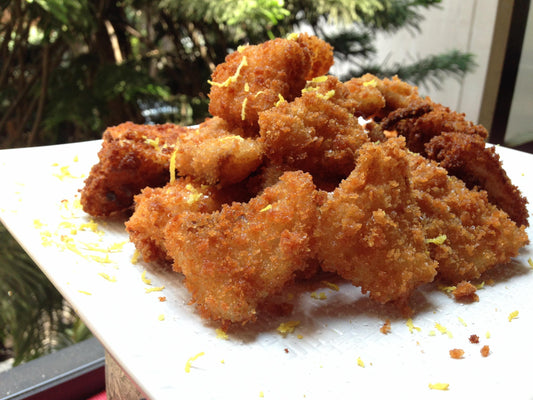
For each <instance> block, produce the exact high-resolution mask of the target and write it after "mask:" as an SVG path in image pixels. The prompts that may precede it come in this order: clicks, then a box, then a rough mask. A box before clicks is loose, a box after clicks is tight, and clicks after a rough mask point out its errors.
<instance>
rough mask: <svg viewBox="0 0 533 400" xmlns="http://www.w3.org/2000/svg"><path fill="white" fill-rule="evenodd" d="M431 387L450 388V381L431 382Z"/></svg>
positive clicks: (436, 388) (435, 388)
mask: <svg viewBox="0 0 533 400" xmlns="http://www.w3.org/2000/svg"><path fill="white" fill-rule="evenodd" d="M428 386H429V388H430V389H432V390H448V388H449V387H450V384H449V383H440V382H439V383H430V384H429V385H428Z"/></svg>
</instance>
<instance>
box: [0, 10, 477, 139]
mask: <svg viewBox="0 0 533 400" xmlns="http://www.w3.org/2000/svg"><path fill="white" fill-rule="evenodd" d="M439 3H440V0H318V1H315V0H285V1H283V0H254V1H252V0H197V1H189V2H186V1H171V0H159V1H148V0H121V1H117V0H92V1H89V0H11V1H6V0H2V1H0V13H1V15H0V17H1V20H0V148H7V147H18V146H32V145H42V144H54V143H65V142H72V141H80V140H87V139H93V138H99V137H100V135H101V132H102V131H103V129H104V128H105V127H106V126H109V125H115V124H118V123H121V122H124V121H126V120H131V121H134V122H137V123H142V122H154V123H158V122H176V123H181V124H192V123H197V122H199V121H201V120H202V119H204V118H205V117H206V116H207V115H208V111H207V105H208V93H209V86H208V84H207V80H208V79H209V77H210V74H211V73H212V71H213V70H214V68H215V66H216V65H217V64H219V63H221V62H223V60H224V58H225V57H226V55H227V54H228V53H229V52H231V51H233V50H234V49H236V48H237V47H238V45H240V44H246V43H250V44H254V43H259V42H263V41H265V40H268V39H269V38H273V37H280V36H286V35H287V34H289V33H291V32H293V31H298V30H302V29H305V30H308V31H309V30H310V31H312V32H313V33H315V34H316V35H318V36H320V37H322V38H324V39H325V40H327V41H329V42H330V43H331V44H332V45H333V46H334V48H335V52H336V58H337V60H339V61H342V62H345V63H349V68H348V72H347V73H346V75H345V76H342V77H341V78H342V79H348V78H350V77H352V76H358V75H361V74H363V73H365V72H372V73H375V74H377V75H379V76H388V75H394V74H397V75H398V76H399V77H400V78H402V79H404V80H407V81H410V82H411V83H414V84H418V85H439V83H441V82H442V80H443V78H444V77H448V76H452V77H462V76H463V75H464V74H465V73H467V72H469V71H471V69H472V68H473V66H474V61H473V58H472V55H471V54H468V53H461V52H458V51H455V50H454V51H450V52H447V53H443V54H436V55H432V56H429V57H427V58H423V59H419V60H415V61H414V62H412V63H411V64H410V65H393V66H383V65H379V64H376V63H375V62H374V61H373V57H374V56H375V54H376V48H375V39H376V35H377V34H378V33H379V32H394V31H396V30H398V29H401V28H408V29H410V30H412V31H413V32H414V33H417V32H419V31H420V23H421V22H422V21H423V20H424V11H425V10H427V9H429V8H431V7H436V6H438V4H439Z"/></svg>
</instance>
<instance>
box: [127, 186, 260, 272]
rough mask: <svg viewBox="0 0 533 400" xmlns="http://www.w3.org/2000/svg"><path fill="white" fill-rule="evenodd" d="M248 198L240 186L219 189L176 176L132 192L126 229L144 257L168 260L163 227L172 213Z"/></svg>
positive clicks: (202, 209) (206, 209)
mask: <svg viewBox="0 0 533 400" xmlns="http://www.w3.org/2000/svg"><path fill="white" fill-rule="evenodd" d="M248 198H249V195H248V193H247V192H246V190H245V189H244V188H243V187H242V186H239V187H226V188H223V189H219V188H217V187H215V186H209V185H201V184H198V183H196V182H194V181H193V180H192V179H190V178H188V177H186V178H178V179H176V181H174V182H171V183H168V184H167V185H165V186H164V187H160V188H150V187H147V188H145V189H143V190H142V191H141V193H140V194H138V195H136V196H135V211H134V213H133V214H132V216H131V217H130V218H129V220H128V221H126V224H125V225H126V231H127V232H128V233H129V237H130V241H131V242H132V243H133V244H134V245H135V247H136V248H137V250H139V252H140V254H141V256H142V257H143V259H144V261H146V262H152V261H156V262H159V263H161V264H170V263H171V261H172V258H171V257H170V256H169V255H168V254H167V251H166V248H165V243H164V229H165V226H166V224H167V223H168V221H169V220H170V219H171V218H172V217H173V216H175V215H178V214H180V213H182V212H185V211H191V212H201V213H211V212H213V211H215V210H219V209H220V207H221V206H222V204H225V203H230V202H232V201H236V200H245V199H248Z"/></svg>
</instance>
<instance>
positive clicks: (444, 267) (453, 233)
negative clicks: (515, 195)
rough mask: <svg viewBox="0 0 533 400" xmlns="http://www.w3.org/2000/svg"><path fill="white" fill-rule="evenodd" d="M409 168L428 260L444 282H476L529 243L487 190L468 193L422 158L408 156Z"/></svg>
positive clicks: (442, 171)
mask: <svg viewBox="0 0 533 400" xmlns="http://www.w3.org/2000/svg"><path fill="white" fill-rule="evenodd" d="M409 164H410V166H411V169H412V171H413V173H412V178H411V181H412V184H413V193H414V197H415V199H416V203H417V204H418V206H419V207H420V209H421V212H422V214H423V218H422V219H421V221H422V224H423V226H424V230H425V235H426V241H427V242H428V247H429V251H430V254H431V258H432V259H434V260H436V261H437V262H438V263H439V267H438V276H440V277H441V278H443V279H444V280H447V281H451V282H452V283H453V284H457V283H458V282H460V281H463V280H467V281H468V280H472V279H476V278H479V277H480V276H481V274H482V273H483V272H485V271H487V270H488V269H490V268H492V267H494V266H495V265H496V264H501V263H506V262H508V261H510V259H511V257H514V256H516V255H518V250H519V249H520V248H521V247H522V246H524V245H526V244H527V243H528V237H527V234H526V232H525V227H524V226H522V227H517V225H516V224H515V223H514V222H513V221H512V220H511V219H510V218H509V216H508V215H507V214H506V213H504V212H503V211H501V210H499V209H498V208H496V206H494V205H492V204H491V203H489V201H488V199H487V193H486V192H485V191H478V190H470V189H468V188H467V187H466V186H465V184H464V182H462V181H461V180H459V179H457V178H455V177H453V176H449V175H448V173H447V171H446V170H445V169H444V168H442V167H439V166H438V165H437V163H435V162H433V161H430V160H427V159H426V158H424V157H422V156H420V155H417V154H414V153H410V154H409Z"/></svg>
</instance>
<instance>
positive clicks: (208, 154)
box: [173, 117, 263, 185]
mask: <svg viewBox="0 0 533 400" xmlns="http://www.w3.org/2000/svg"><path fill="white" fill-rule="evenodd" d="M173 157H175V162H176V170H177V172H178V173H179V174H180V175H187V176H190V177H193V178H194V179H195V180H197V181H199V182H202V183H206V184H218V183H219V184H221V185H229V184H233V183H237V182H240V181H242V180H244V179H245V178H247V177H248V176H249V175H250V174H251V173H252V172H254V171H255V170H256V169H257V168H258V167H259V166H260V165H261V163H262V162H263V148H262V145H261V144H260V143H259V142H258V141H257V140H255V139H252V138H244V137H243V132H242V129H240V128H234V129H230V126H229V125H228V123H227V122H226V121H224V120H223V119H221V118H219V117H214V118H209V119H207V120H206V121H204V122H203V123H201V124H200V125H199V127H198V128H197V129H195V130H190V131H189V132H188V133H187V135H182V136H180V138H179V140H178V142H177V144H176V152H175V154H174V155H173Z"/></svg>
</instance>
